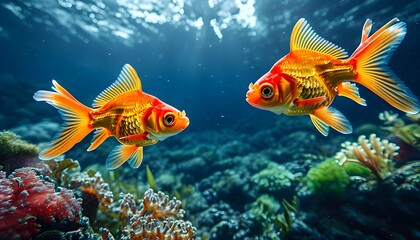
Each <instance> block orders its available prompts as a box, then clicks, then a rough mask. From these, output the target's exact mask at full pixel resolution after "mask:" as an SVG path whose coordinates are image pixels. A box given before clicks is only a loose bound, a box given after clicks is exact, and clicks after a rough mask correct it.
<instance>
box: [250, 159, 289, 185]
mask: <svg viewBox="0 0 420 240" xmlns="http://www.w3.org/2000/svg"><path fill="white" fill-rule="evenodd" d="M251 179H252V181H253V182H254V183H255V184H257V185H258V187H259V188H260V189H261V190H262V191H263V192H276V191H279V190H282V189H285V188H289V187H290V186H291V185H292V181H293V180H295V175H294V174H293V173H291V172H290V171H289V170H287V169H286V168H285V167H284V166H283V165H278V164H275V163H271V164H269V166H268V167H267V168H265V169H263V170H262V171H260V172H259V173H257V174H254V175H253V176H252V177H251Z"/></svg>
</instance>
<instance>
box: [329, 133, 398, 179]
mask: <svg viewBox="0 0 420 240" xmlns="http://www.w3.org/2000/svg"><path fill="white" fill-rule="evenodd" d="M341 146H342V147H343V149H342V150H341V151H340V152H338V153H337V154H336V159H337V162H338V163H339V164H340V165H343V164H344V163H346V162H354V163H359V164H361V165H363V166H365V167H367V168H369V169H370V171H372V173H373V174H374V175H375V176H376V178H377V179H378V180H382V179H383V178H384V177H385V176H386V175H388V174H389V173H390V172H391V171H392V170H393V167H394V165H393V162H392V159H393V158H394V157H395V156H397V155H398V152H397V151H398V149H399V147H398V146H397V145H395V144H394V143H391V142H389V141H388V140H381V139H380V138H378V137H376V135H375V134H371V135H370V136H369V140H368V139H366V136H364V135H361V136H360V137H359V139H358V142H353V143H351V142H344V143H342V145H341Z"/></svg>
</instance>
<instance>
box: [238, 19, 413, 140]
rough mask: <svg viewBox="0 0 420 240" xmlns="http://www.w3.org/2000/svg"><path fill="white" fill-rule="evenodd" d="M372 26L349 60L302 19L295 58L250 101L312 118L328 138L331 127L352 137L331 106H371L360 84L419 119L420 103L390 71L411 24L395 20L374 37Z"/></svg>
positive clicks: (294, 39)
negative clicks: (343, 101)
mask: <svg viewBox="0 0 420 240" xmlns="http://www.w3.org/2000/svg"><path fill="white" fill-rule="evenodd" d="M372 25H373V23H372V20H370V19H367V20H366V22H365V24H364V26H363V29H362V37H361V42H360V44H359V46H358V47H357V48H356V50H355V51H354V53H353V54H352V55H351V56H350V57H348V55H347V52H346V51H345V50H344V49H342V48H340V47H338V46H337V45H335V44H333V43H331V42H329V41H327V40H325V39H323V38H322V37H320V36H319V35H318V34H317V33H316V32H315V31H314V30H313V29H312V27H311V26H310V25H309V23H308V22H307V21H306V20H305V19H304V18H301V19H300V20H299V21H298V22H297V23H296V25H295V26H294V28H293V31H292V34H291V37H290V52H289V53H288V54H287V55H285V56H284V57H283V58H281V59H280V60H278V61H277V62H276V63H275V64H274V65H273V66H272V68H271V69H270V70H269V71H268V72H267V73H265V74H264V75H263V76H262V77H260V78H259V79H258V80H257V81H256V82H255V83H251V84H249V90H248V92H247V93H246V101H247V102H248V103H249V104H250V105H251V106H253V107H256V108H259V109H263V110H267V111H271V112H273V113H275V114H285V115H289V116H299V115H309V117H310V119H311V121H312V123H313V125H314V126H315V127H316V129H317V130H318V131H319V132H320V133H321V134H323V135H324V136H327V135H328V133H329V128H330V127H331V128H333V129H335V130H336V131H338V132H341V133H343V134H350V133H352V131H353V130H352V126H351V124H350V122H349V120H348V119H347V118H346V117H345V116H344V115H343V114H342V113H341V112H340V111H338V110H337V109H335V108H333V107H330V105H331V103H332V102H333V100H334V98H335V96H337V95H338V96H342V97H346V98H349V99H351V100H353V101H355V102H356V103H358V104H360V105H362V106H366V101H365V99H363V98H361V97H360V94H359V89H358V86H357V85H356V84H360V85H362V86H364V87H366V88H367V89H369V90H370V91H372V92H373V93H375V94H376V95H378V96H379V97H381V98H382V99H384V100H385V101H386V102H388V103H389V104H390V105H392V106H393V107H395V108H397V109H399V110H401V111H403V112H406V113H410V114H415V113H418V112H419V100H418V98H417V97H416V96H415V95H413V93H412V92H411V91H410V89H408V88H407V87H406V86H405V85H404V83H403V82H402V81H401V80H399V79H398V77H397V76H396V75H395V74H394V73H393V72H392V71H391V69H390V68H389V67H388V66H387V63H388V61H389V59H390V58H391V56H392V54H393V53H394V51H395V49H396V48H397V47H398V46H399V44H400V43H401V41H402V40H403V39H404V36H405V34H406V31H407V30H406V24H405V23H404V22H401V21H399V19H397V18H394V19H392V20H391V21H389V22H388V23H386V24H385V25H384V26H382V27H381V28H380V29H378V30H377V31H376V32H375V33H373V34H372V35H370V32H371V29H372Z"/></svg>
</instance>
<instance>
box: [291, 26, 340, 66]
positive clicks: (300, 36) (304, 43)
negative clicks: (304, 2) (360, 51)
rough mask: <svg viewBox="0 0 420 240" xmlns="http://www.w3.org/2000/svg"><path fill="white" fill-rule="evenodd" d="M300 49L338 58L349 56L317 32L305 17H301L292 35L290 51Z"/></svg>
mask: <svg viewBox="0 0 420 240" xmlns="http://www.w3.org/2000/svg"><path fill="white" fill-rule="evenodd" d="M299 49H306V50H311V51H314V52H319V53H322V54H326V55H329V56H332V57H335V58H338V59H340V58H346V57H347V53H346V51H344V49H342V48H340V47H338V46H337V45H335V44H333V43H331V42H329V41H327V40H325V39H323V38H322V37H320V36H319V35H318V34H316V33H315V31H314V30H312V28H311V26H310V25H309V23H308V22H307V21H306V20H305V19H304V18H301V19H299V21H298V22H297V23H296V25H295V27H294V28H293V31H292V35H291V36H290V52H292V51H294V50H299Z"/></svg>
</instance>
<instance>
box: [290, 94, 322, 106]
mask: <svg viewBox="0 0 420 240" xmlns="http://www.w3.org/2000/svg"><path fill="white" fill-rule="evenodd" d="M325 100H327V98H326V97H325V96H321V97H314V98H309V99H302V100H295V101H294V102H293V103H294V104H295V105H296V107H300V106H313V105H316V104H320V103H323V102H324V101H325Z"/></svg>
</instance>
